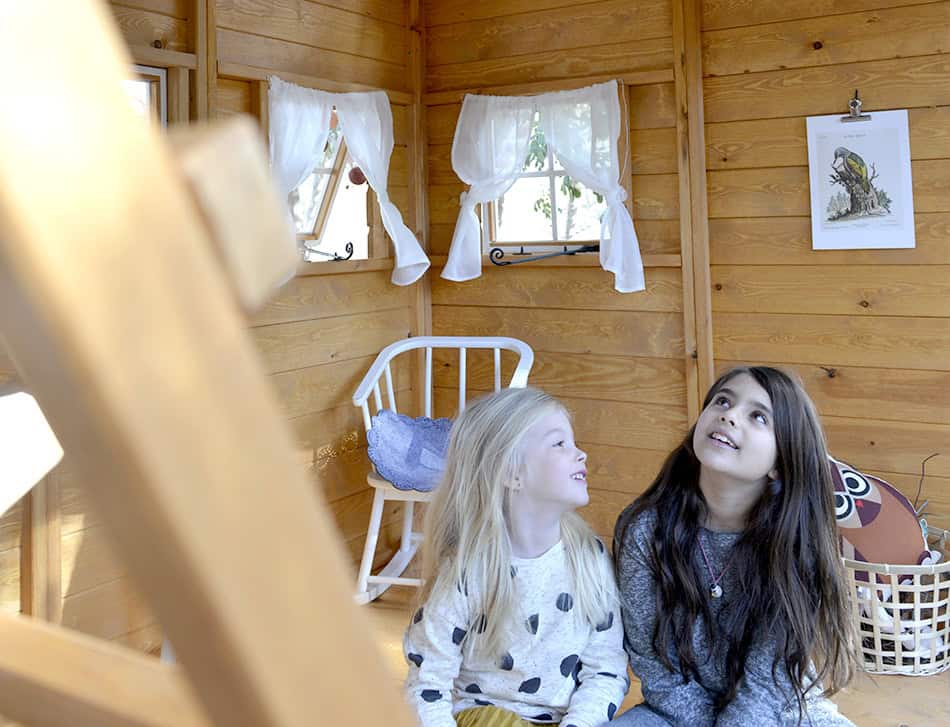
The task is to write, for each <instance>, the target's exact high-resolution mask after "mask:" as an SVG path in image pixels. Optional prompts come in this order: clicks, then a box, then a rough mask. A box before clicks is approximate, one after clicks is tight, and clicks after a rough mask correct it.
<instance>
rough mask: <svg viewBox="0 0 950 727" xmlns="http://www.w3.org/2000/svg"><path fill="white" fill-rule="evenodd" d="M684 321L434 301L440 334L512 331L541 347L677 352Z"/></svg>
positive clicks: (618, 313) (669, 355)
mask: <svg viewBox="0 0 950 727" xmlns="http://www.w3.org/2000/svg"><path fill="white" fill-rule="evenodd" d="M682 326H683V321H682V316H680V315H678V314H676V313H654V312H637V313H628V312H623V311H604V312H602V313H596V314H593V315H592V314H591V313H589V312H587V311H571V310H558V311H545V310H528V309H523V308H461V307H456V306H452V307H446V306H440V305H433V306H432V332H433V334H434V335H437V336H448V335H465V336H488V335H501V336H511V337H513V338H520V339H522V340H524V341H527V342H528V344H529V345H530V346H531V347H532V348H534V349H535V350H536V351H562V352H565V353H591V352H594V351H596V352H597V353H600V354H606V355H621V356H646V357H655V358H676V357H679V356H681V355H682V349H683V338H682V335H683V333H682Z"/></svg>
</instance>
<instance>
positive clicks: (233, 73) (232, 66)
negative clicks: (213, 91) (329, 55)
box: [218, 61, 412, 104]
mask: <svg viewBox="0 0 950 727" xmlns="http://www.w3.org/2000/svg"><path fill="white" fill-rule="evenodd" d="M275 74H277V75H279V76H280V77H281V78H282V79H283V80H285V81H290V82H292V83H296V84H297V85H298V86H306V87H307V88H317V89H320V90H323V91H334V92H340V93H347V92H349V91H374V90H377V89H378V90H382V91H385V92H386V95H387V96H388V97H389V100H390V101H391V102H392V103H394V104H408V103H410V102H411V101H412V96H411V95H410V94H408V93H406V92H405V91H395V90H393V89H388V88H383V89H380V88H379V85H378V84H372V83H357V82H356V81H338V80H333V79H331V78H321V77H319V76H313V75H307V74H305V73H294V72H292V71H285V70H275V69H273V68H266V67H259V66H253V65H248V64H245V63H231V62H228V61H218V76H219V77H220V78H233V79H235V80H239V81H249V80H255V81H267V80H268V79H269V78H270V77H271V76H273V75H275Z"/></svg>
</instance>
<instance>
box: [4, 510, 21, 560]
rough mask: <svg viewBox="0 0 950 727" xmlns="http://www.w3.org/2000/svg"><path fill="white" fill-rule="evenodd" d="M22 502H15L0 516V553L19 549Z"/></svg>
mask: <svg viewBox="0 0 950 727" xmlns="http://www.w3.org/2000/svg"><path fill="white" fill-rule="evenodd" d="M23 506H24V502H23V501H22V500H21V501H20V502H17V503H15V504H14V505H13V507H11V508H10V509H9V510H7V511H6V512H5V513H3V515H2V516H0V551H2V550H9V549H10V548H19V547H20V531H21V529H22V526H21V523H22V520H23V517H24V509H23Z"/></svg>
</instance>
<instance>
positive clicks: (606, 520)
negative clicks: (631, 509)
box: [577, 482, 649, 548]
mask: <svg viewBox="0 0 950 727" xmlns="http://www.w3.org/2000/svg"><path fill="white" fill-rule="evenodd" d="M648 485H649V482H647V483H644V485H643V489H646V487H647V486H648ZM642 491H643V490H635V491H634V492H629V493H628V492H614V491H612V490H601V489H600V488H597V487H593V486H591V487H590V488H589V489H588V493H589V495H590V502H589V503H588V504H587V506H586V507H582V508H580V509H579V510H578V511H577V512H578V513H579V514H580V515H581V517H583V518H584V520H586V521H587V524H588V525H590V526H591V528H593V530H594V532H595V533H596V534H597V536H598V537H599V538H600V539H601V540H603V541H604V544H605V545H606V546H607V547H608V548H609V547H611V545H610V544H611V541H612V539H613V534H614V526H615V525H616V523H617V516H618V515H620V513H621V512H622V511H623V509H624V508H625V507H626V506H627V505H629V504H630V503H631V502H632V501H633V500H634V498H635V497H636V496H637V495H639V494H641V493H642Z"/></svg>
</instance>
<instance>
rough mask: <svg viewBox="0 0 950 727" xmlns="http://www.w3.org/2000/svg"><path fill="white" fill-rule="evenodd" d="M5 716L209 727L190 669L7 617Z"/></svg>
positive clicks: (1, 628) (2, 666) (3, 625)
mask: <svg viewBox="0 0 950 727" xmlns="http://www.w3.org/2000/svg"><path fill="white" fill-rule="evenodd" d="M0 633H2V638H3V642H4V643H5V644H7V645H8V647H9V649H8V650H6V651H4V655H3V656H2V657H0V670H2V672H3V674H4V713H5V715H6V716H9V717H13V718H14V719H17V720H19V721H22V722H24V723H27V724H36V725H57V724H66V723H68V724H73V725H101V726H102V727H122V726H125V725H132V724H139V725H145V724H148V725H156V726H157V725H181V727H209V726H210V725H211V724H212V723H211V721H210V720H208V718H207V717H206V715H205V712H204V710H203V709H202V707H201V705H200V703H199V702H198V700H197V699H196V698H195V694H194V691H193V690H192V688H191V687H190V686H189V684H188V681H187V678H186V676H185V674H184V672H183V670H182V669H181V668H180V667H178V666H175V665H172V664H163V663H162V662H160V661H158V660H157V659H153V658H151V657H146V656H144V655H141V654H136V653H135V652H133V651H130V650H128V649H125V648H122V647H119V646H116V645H114V644H107V643H104V642H102V641H101V640H99V639H91V638H89V637H85V636H81V635H80V634H76V633H72V632H69V631H66V630H65V629H61V628H57V627H55V626H52V625H50V624H45V623H43V622H41V621H37V620H34V619H29V618H23V617H19V616H4V617H3V618H0Z"/></svg>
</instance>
